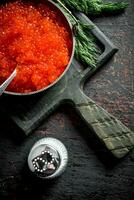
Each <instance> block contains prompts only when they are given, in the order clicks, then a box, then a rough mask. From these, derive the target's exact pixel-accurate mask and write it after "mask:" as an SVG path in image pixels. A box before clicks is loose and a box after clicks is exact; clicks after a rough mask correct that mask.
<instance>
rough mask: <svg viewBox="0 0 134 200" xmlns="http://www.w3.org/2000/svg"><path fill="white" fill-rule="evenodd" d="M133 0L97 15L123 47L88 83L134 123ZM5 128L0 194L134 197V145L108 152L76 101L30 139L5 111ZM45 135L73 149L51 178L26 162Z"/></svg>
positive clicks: (95, 199) (100, 99)
mask: <svg viewBox="0 0 134 200" xmlns="http://www.w3.org/2000/svg"><path fill="white" fill-rule="evenodd" d="M129 2H130V5H129V8H128V9H127V10H126V12H125V13H124V14H121V15H118V16H114V17H112V16H109V17H107V18H106V17H105V16H104V17H101V18H95V19H93V21H94V22H95V23H96V24H97V26H98V27H99V28H100V29H101V30H102V31H103V32H104V33H105V34H106V35H107V36H108V37H109V38H110V39H111V40H112V41H113V43H114V44H115V45H116V46H117V47H118V48H119V51H118V53H117V54H116V55H115V56H114V57H113V59H112V60H111V61H110V62H109V63H108V64H107V65H105V66H104V67H103V68H102V69H101V70H99V72H98V73H96V75H94V77H92V78H91V79H90V81H87V83H86V84H85V88H84V89H85V93H86V94H87V95H88V96H89V97H91V98H92V99H93V100H95V101H96V102H97V103H98V104H99V105H101V106H102V107H104V108H105V109H107V110H108V111H109V112H111V113H112V114H113V115H114V116H116V117H117V118H118V119H120V120H121V121H122V122H124V124H126V125H127V126H128V127H129V128H131V129H134V110H133V107H134V99H133V64H134V59H133V49H134V34H133V33H134V14H133V11H134V1H133V0H130V1H129ZM0 128H1V133H0V195H1V198H0V199H2V200H3V199H10V200H15V199H17V200H21V199H24V198H25V199H28V198H32V199H38V200H57V199H59V200H63V199H64V200H70V199H71V200H76V199H80V200H81V199H82V200H83V199H85V200H86V199H92V200H100V199H106V200H133V199H134V150H133V151H132V152H130V153H129V155H127V157H125V158H123V159H122V160H120V161H116V160H114V159H113V158H111V157H109V155H108V154H107V152H106V151H105V150H104V149H103V147H102V146H101V145H100V143H99V142H98V141H96V140H95V139H94V138H92V137H91V136H90V133H89V129H88V128H87V127H86V125H85V124H84V123H83V122H82V121H81V119H80V118H79V117H78V116H77V114H76V113H75V111H74V109H73V108H72V107H70V106H67V105H62V106H61V107H60V108H59V109H57V111H56V112H54V114H53V115H51V116H50V117H48V118H47V120H45V121H44V123H43V124H42V125H41V126H40V127H39V129H38V130H36V131H35V132H34V133H33V134H32V135H31V136H30V137H29V138H27V140H26V139H25V138H23V137H21V136H20V135H18V134H17V132H16V130H15V128H14V126H13V125H12V124H10V122H8V121H7V119H5V118H3V117H2V116H1V122H0ZM44 135H47V136H52V137H56V138H58V139H60V140H61V141H62V142H63V143H64V144H65V145H66V147H67V149H68V153H69V163H68V167H67V170H66V171H65V173H64V174H63V175H62V176H61V177H60V178H59V179H58V180H56V181H55V182H50V183H47V182H43V181H40V180H37V179H35V178H34V177H32V175H31V174H30V173H29V171H28V169H27V165H26V159H27V154H28V152H29V149H30V148H31V146H32V145H33V144H34V142H35V141H37V140H38V138H41V137H43V136H44Z"/></svg>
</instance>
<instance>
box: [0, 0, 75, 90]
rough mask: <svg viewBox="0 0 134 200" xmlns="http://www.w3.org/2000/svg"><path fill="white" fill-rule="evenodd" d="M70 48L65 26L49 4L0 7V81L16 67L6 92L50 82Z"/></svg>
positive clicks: (37, 87)
mask: <svg viewBox="0 0 134 200" xmlns="http://www.w3.org/2000/svg"><path fill="white" fill-rule="evenodd" d="M71 51H72V39H71V35H70V32H69V29H68V26H67V24H66V22H65V21H64V19H63V17H61V16H60V13H59V12H58V11H57V10H56V9H55V8H54V7H53V6H51V5H50V4H48V3H45V1H44V3H41V2H40V3H38V4H35V3H31V2H25V3H24V2H22V1H15V2H10V3H7V4H6V5H3V6H0V84H2V83H3V81H4V80H6V79H7V78H8V77H9V75H10V74H11V72H12V71H13V70H14V69H15V68H16V67H17V76H16V77H15V78H14V80H13V81H12V82H11V84H10V85H9V87H8V88H7V90H8V91H12V92H17V93H29V92H32V91H37V90H40V89H42V88H45V87H46V86H48V85H50V84H51V83H52V82H54V81H55V80H56V79H57V78H58V77H59V76H60V75H61V74H62V73H63V71H64V70H65V68H66V67H67V65H68V62H69V60H70V55H71Z"/></svg>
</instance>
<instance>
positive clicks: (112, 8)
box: [62, 0, 128, 15]
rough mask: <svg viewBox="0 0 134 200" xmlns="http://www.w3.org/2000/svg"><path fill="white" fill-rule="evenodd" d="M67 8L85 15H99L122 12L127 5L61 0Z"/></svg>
mask: <svg viewBox="0 0 134 200" xmlns="http://www.w3.org/2000/svg"><path fill="white" fill-rule="evenodd" d="M62 3H64V4H65V5H66V6H67V7H68V8H70V9H72V10H74V9H75V10H77V11H80V12H83V13H85V14H87V15H100V14H105V13H110V14H111V13H113V14H115V13H118V12H121V11H123V10H124V9H125V8H126V7H127V6H128V4H127V3H124V2H119V3H117V2H116V3H111V2H110V3H104V1H103V0H67V1H66V0H62Z"/></svg>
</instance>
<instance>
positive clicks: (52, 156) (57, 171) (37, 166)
mask: <svg viewBox="0 0 134 200" xmlns="http://www.w3.org/2000/svg"><path fill="white" fill-rule="evenodd" d="M67 162H68V153H67V150H66V147H65V146H64V145H63V143H62V142H60V141H59V140H57V139H55V138H51V137H45V138H43V139H40V140H39V141H37V142H36V143H35V144H34V146H33V147H32V149H31V150H30V153H29V156H28V166H29V169H30V170H31V171H32V172H33V173H34V174H35V175H36V176H38V177H40V178H42V179H52V178H56V177H58V176H60V175H61V174H62V173H63V172H64V170H65V168H66V166H67Z"/></svg>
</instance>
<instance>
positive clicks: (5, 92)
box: [4, 0, 75, 96]
mask: <svg viewBox="0 0 134 200" xmlns="http://www.w3.org/2000/svg"><path fill="white" fill-rule="evenodd" d="M47 2H48V3H50V4H51V5H52V6H54V7H55V8H56V9H57V10H58V11H59V12H60V13H61V15H62V16H63V17H64V19H65V21H66V23H67V25H68V28H69V31H70V33H71V40H72V52H71V56H70V60H69V62H68V65H67V66H66V68H65V70H64V71H63V73H62V74H61V75H60V76H59V77H58V78H57V79H56V80H55V81H54V82H52V83H51V84H49V85H48V86H46V87H44V88H42V89H40V90H36V91H32V92H28V93H21V92H10V91H7V90H5V91H4V94H7V95H14V96H29V95H33V94H38V93H41V92H43V91H45V90H47V89H49V88H51V87H52V86H54V85H55V84H56V83H57V82H58V81H59V80H60V79H61V78H62V77H63V76H64V75H65V74H66V72H67V71H68V69H69V67H70V65H71V63H72V60H73V57H74V51H75V36H74V34H73V26H72V24H71V23H70V21H69V19H68V18H67V16H65V14H64V13H63V11H62V8H61V7H60V6H59V5H57V4H56V3H55V2H53V1H52V0H47Z"/></svg>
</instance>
